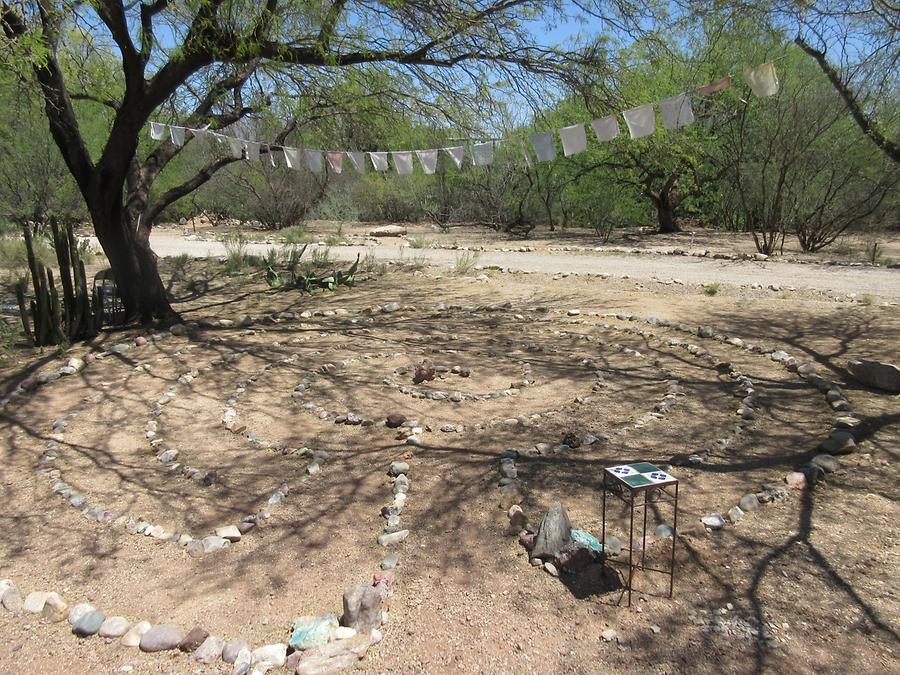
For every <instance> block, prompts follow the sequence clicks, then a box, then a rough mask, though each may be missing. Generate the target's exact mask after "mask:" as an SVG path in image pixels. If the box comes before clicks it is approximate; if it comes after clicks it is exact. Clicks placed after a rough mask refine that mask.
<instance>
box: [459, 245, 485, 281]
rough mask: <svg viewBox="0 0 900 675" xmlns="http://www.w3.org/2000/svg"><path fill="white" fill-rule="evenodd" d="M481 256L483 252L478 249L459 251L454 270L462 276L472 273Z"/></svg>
mask: <svg viewBox="0 0 900 675" xmlns="http://www.w3.org/2000/svg"><path fill="white" fill-rule="evenodd" d="M480 257H481V254H480V253H478V252H477V251H463V252H462V253H457V254H456V263H455V264H454V265H453V271H454V272H455V273H456V274H458V275H460V276H465V275H466V274H471V273H472V270H473V269H475V265H477V264H478V259H479V258H480Z"/></svg>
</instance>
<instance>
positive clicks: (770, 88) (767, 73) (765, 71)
mask: <svg viewBox="0 0 900 675" xmlns="http://www.w3.org/2000/svg"><path fill="white" fill-rule="evenodd" d="M744 79H745V80H747V84H749V85H750V89H751V90H752V91H753V93H754V94H756V95H757V96H760V97H765V96H774V95H775V94H777V93H778V73H776V72H775V64H774V63H773V62H772V61H769V62H768V63H764V64H762V65H761V66H756V68H751V69H749V70H747V71H745V72H744Z"/></svg>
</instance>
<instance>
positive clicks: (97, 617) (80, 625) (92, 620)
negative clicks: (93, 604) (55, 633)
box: [72, 609, 106, 637]
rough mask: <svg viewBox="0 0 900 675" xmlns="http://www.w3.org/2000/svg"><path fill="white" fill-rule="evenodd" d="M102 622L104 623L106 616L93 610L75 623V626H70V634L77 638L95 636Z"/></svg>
mask: <svg viewBox="0 0 900 675" xmlns="http://www.w3.org/2000/svg"><path fill="white" fill-rule="evenodd" d="M104 621H106V614H104V613H103V612H101V611H100V610H99V609H94V610H92V611H90V612H88V613H87V614H85V615H84V616H82V617H81V618H80V619H78V621H76V622H75V625H74V626H72V632H73V633H75V635H77V636H78V637H88V636H90V635H96V633H97V631H99V630H100V626H102V625H103V622H104Z"/></svg>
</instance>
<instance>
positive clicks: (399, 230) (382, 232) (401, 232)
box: [369, 225, 406, 237]
mask: <svg viewBox="0 0 900 675" xmlns="http://www.w3.org/2000/svg"><path fill="white" fill-rule="evenodd" d="M405 235H406V228H405V227H403V226H402V225H381V226H380V227H376V228H373V229H371V230H369V236H370V237H402V236H405Z"/></svg>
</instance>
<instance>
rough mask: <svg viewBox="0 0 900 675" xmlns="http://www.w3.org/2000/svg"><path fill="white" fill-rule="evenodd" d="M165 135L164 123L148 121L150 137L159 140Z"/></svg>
mask: <svg viewBox="0 0 900 675" xmlns="http://www.w3.org/2000/svg"><path fill="white" fill-rule="evenodd" d="M165 137H166V125H165V124H160V123H159V122H150V138H152V139H153V140H154V141H161V140H162V139H163V138H165Z"/></svg>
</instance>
